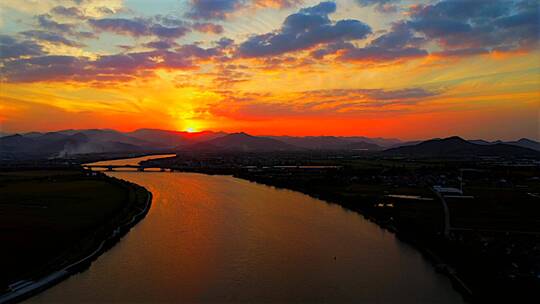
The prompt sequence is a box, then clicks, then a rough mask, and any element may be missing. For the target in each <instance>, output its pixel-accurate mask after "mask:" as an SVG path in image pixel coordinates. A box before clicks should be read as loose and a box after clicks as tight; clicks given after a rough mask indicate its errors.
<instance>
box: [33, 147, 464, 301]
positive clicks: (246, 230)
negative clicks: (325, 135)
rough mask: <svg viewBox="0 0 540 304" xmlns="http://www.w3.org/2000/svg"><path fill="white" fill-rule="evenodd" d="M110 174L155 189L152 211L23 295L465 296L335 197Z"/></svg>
mask: <svg viewBox="0 0 540 304" xmlns="http://www.w3.org/2000/svg"><path fill="white" fill-rule="evenodd" d="M147 158H148V157H147ZM141 159H143V158H139V159H132V160H116V161H110V162H107V163H114V164H128V163H137V162H138V161H140V160H141ZM108 174H110V175H111V176H114V177H117V178H121V179H125V180H128V181H131V182H134V183H137V184H139V185H142V186H144V187H146V188H147V189H148V190H150V191H151V192H152V193H153V194H154V200H153V205H152V208H151V209H150V212H149V213H148V215H147V216H146V218H145V219H144V220H143V221H141V222H140V223H139V224H137V225H136V226H135V227H134V228H133V229H132V230H131V231H130V232H129V233H128V234H127V235H126V236H125V237H124V238H123V239H122V240H121V242H119V243H118V244H117V245H115V246H114V247H113V248H112V249H110V250H109V251H107V252H106V253H105V254H103V255H102V256H101V257H99V258H98V259H97V260H96V261H95V262H94V263H93V264H92V266H91V267H90V268H89V269H88V270H87V271H85V272H83V273H81V274H77V275H74V276H72V277H70V278H69V279H67V280H65V281H64V282H62V283H60V284H58V285H56V286H54V287H52V288H51V289H49V290H47V291H45V292H43V293H41V294H39V295H37V296H35V297H33V298H31V299H30V301H29V302H35V303H62V302H64V303H65V302H68V303H73V302H93V303H103V302H107V303H111V302H124V303H125V302H131V303H132V302H148V303H156V302H173V303H179V302H183V303H186V302H188V303H191V302H234V301H244V302H251V303H253V302H255V303H257V302H351V303H352V302H354V303H411V302H414V303H460V302H462V299H461V297H460V295H459V294H458V293H456V292H455V291H454V290H453V289H452V287H451V285H450V282H449V281H448V279H447V278H446V277H444V276H442V275H439V274H437V273H436V272H435V271H434V270H433V267H432V266H431V265H430V264H429V263H428V261H426V260H425V259H424V258H423V257H422V256H421V255H420V254H419V253H418V252H417V251H415V250H414V249H413V248H411V247H410V246H408V245H407V244H404V243H402V242H400V241H398V240H397V239H396V238H395V237H394V235H393V234H391V233H389V232H387V231H385V230H382V229H380V228H379V227H378V226H376V225H375V224H373V223H371V222H369V221H367V220H365V219H364V218H362V217H361V216H359V215H358V214H356V213H353V212H349V211H346V210H344V209H342V208H341V207H339V206H337V205H330V204H327V203H325V202H323V201H320V200H317V199H314V198H310V197H308V196H306V195H303V194H300V193H297V192H293V191H288V190H278V189H275V188H272V187H268V186H263V185H259V184H255V183H250V182H247V181H244V180H240V179H236V178H233V177H228V176H209V175H202V174H191V173H170V172H144V173H141V172H112V173H108Z"/></svg>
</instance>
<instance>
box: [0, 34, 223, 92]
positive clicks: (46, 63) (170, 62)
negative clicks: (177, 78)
mask: <svg viewBox="0 0 540 304" xmlns="http://www.w3.org/2000/svg"><path fill="white" fill-rule="evenodd" d="M4 42H7V43H11V45H13V44H14V43H16V41H13V40H12V39H11V38H10V37H0V43H2V44H1V45H4V44H3V43H4ZM161 42H163V41H161ZM165 43H171V42H165ZM152 46H153V47H154V48H155V50H152V51H147V52H131V53H122V54H114V55H103V56H99V57H98V58H97V59H95V60H93V59H90V58H87V57H76V56H56V55H54V56H53V55H49V56H36V57H31V58H18V59H14V58H16V57H20V56H23V55H28V52H26V53H22V52H19V53H17V54H15V55H12V53H13V52H6V54H7V55H9V56H10V57H7V58H12V59H11V60H4V61H2V65H0V75H1V76H0V77H1V79H2V80H3V81H7V82H38V81H78V82H100V81H129V80H132V79H135V78H136V77H141V78H144V77H147V76H152V75H154V74H153V72H154V70H156V69H170V70H186V69H196V68H197V67H198V62H199V61H204V60H211V59H214V58H217V59H218V60H219V61H220V62H221V61H222V57H221V56H222V55H223V54H222V50H221V48H220V47H215V48H208V49H204V48H201V47H199V46H197V45H184V46H180V47H177V48H176V49H174V50H168V49H169V48H172V47H174V45H173V44H170V45H167V48H165V45H164V44H160V42H159V41H158V42H156V43H155V44H153V45H152ZM21 54H22V55H21ZM33 55H42V54H41V53H40V54H38V53H33Z"/></svg>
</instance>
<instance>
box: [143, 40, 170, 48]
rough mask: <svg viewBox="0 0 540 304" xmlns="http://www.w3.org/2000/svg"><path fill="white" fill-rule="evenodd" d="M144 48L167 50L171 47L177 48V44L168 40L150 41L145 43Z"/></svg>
mask: <svg viewBox="0 0 540 304" xmlns="http://www.w3.org/2000/svg"><path fill="white" fill-rule="evenodd" d="M144 46H146V47H148V48H151V49H157V50H167V49H170V48H173V47H177V46H178V43H176V42H174V41H170V40H159V41H151V42H148V43H145V44H144Z"/></svg>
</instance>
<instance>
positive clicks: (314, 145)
mask: <svg viewBox="0 0 540 304" xmlns="http://www.w3.org/2000/svg"><path fill="white" fill-rule="evenodd" d="M269 138H272V139H275V140H279V141H281V142H284V143H286V144H289V145H292V146H296V147H299V148H305V149H309V150H370V151H379V150H382V149H383V148H382V147H380V146H378V145H376V144H374V143H369V142H366V141H362V140H359V139H358V138H354V137H336V136H305V137H294V136H269Z"/></svg>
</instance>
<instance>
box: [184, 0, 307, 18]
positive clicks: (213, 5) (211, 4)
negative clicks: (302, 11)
mask: <svg viewBox="0 0 540 304" xmlns="http://www.w3.org/2000/svg"><path fill="white" fill-rule="evenodd" d="M301 2H302V0H191V1H190V6H189V11H188V12H187V13H186V17H188V18H191V19H195V20H201V19H202V20H225V19H227V16H228V15H230V14H232V13H234V12H235V11H238V10H240V9H245V8H264V7H271V8H289V7H293V6H295V5H297V4H299V3H301Z"/></svg>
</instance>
